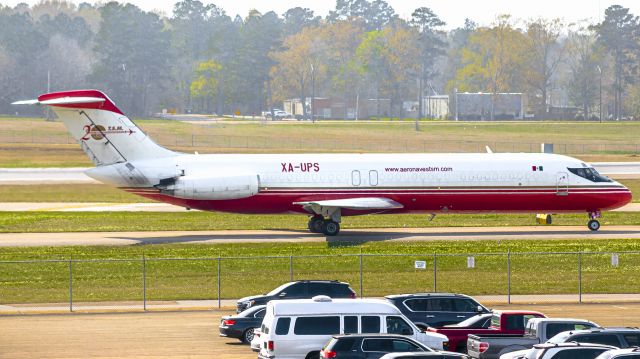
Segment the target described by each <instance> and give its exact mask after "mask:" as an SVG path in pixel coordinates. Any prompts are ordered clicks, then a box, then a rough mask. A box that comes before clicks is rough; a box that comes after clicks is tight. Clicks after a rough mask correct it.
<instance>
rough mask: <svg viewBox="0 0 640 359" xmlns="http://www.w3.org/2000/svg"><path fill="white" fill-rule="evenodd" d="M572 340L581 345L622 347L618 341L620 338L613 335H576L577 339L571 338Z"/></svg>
mask: <svg viewBox="0 0 640 359" xmlns="http://www.w3.org/2000/svg"><path fill="white" fill-rule="evenodd" d="M571 340H572V341H576V342H579V343H594V344H605V345H613V346H614V347H620V341H619V340H618V337H617V336H615V335H612V334H601V335H576V336H575V337H573V338H571Z"/></svg>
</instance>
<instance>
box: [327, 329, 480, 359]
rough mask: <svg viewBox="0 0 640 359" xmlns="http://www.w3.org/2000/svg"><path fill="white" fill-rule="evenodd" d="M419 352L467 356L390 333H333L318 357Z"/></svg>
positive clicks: (439, 357) (371, 358) (372, 358)
mask: <svg viewBox="0 0 640 359" xmlns="http://www.w3.org/2000/svg"><path fill="white" fill-rule="evenodd" d="M413 352H420V353H423V354H425V355H428V356H429V358H434V359H443V358H446V359H450V358H451V359H454V358H455V359H459V358H468V356H466V355H464V354H460V353H452V352H438V351H435V350H433V349H430V348H428V347H427V346H425V345H423V344H421V343H418V342H417V341H415V340H413V339H410V338H407V337H405V336H401V335H392V334H355V335H354V334H346V335H334V336H333V337H332V338H331V339H330V340H329V342H327V344H325V346H324V348H322V350H321V351H320V358H321V359H325V358H335V359H365V358H366V359H378V358H381V357H382V356H384V355H385V354H387V353H413Z"/></svg>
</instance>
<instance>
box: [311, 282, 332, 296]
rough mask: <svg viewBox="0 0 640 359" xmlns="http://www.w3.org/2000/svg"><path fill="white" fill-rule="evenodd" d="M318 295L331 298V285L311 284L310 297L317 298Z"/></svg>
mask: <svg viewBox="0 0 640 359" xmlns="http://www.w3.org/2000/svg"><path fill="white" fill-rule="evenodd" d="M316 295H328V296H331V292H330V287H329V285H328V284H327V283H309V296H311V297H315V296H316Z"/></svg>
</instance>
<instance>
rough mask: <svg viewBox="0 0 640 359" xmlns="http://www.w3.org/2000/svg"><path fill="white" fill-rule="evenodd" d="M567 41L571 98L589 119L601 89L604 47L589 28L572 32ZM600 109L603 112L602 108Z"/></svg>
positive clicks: (568, 82) (568, 88) (568, 87)
mask: <svg viewBox="0 0 640 359" xmlns="http://www.w3.org/2000/svg"><path fill="white" fill-rule="evenodd" d="M567 41H568V55H569V56H568V59H569V61H568V62H569V66H570V68H571V73H570V74H569V78H568V81H567V90H568V93H569V97H570V99H571V100H572V101H573V102H574V103H575V104H576V105H578V106H580V107H582V113H583V115H584V117H585V119H588V118H590V114H591V112H592V108H593V102H594V100H595V99H596V98H597V96H598V94H599V92H600V90H601V89H600V81H599V79H600V77H601V72H602V71H603V66H604V64H603V49H602V47H601V46H600V45H598V44H597V43H596V35H595V34H594V33H593V32H592V31H589V30H582V31H578V32H572V33H570V34H569V38H568V40H567ZM598 110H599V112H600V114H603V112H602V109H601V108H598ZM598 116H600V115H598Z"/></svg>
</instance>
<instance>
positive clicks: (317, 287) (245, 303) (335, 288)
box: [236, 280, 356, 313]
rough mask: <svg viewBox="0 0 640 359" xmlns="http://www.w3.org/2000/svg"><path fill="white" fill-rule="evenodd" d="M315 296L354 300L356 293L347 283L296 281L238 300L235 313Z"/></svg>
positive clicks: (335, 281)
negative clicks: (265, 292) (276, 301)
mask: <svg viewBox="0 0 640 359" xmlns="http://www.w3.org/2000/svg"><path fill="white" fill-rule="evenodd" d="M316 295H326V296H329V297H331V298H355V297H356V292H354V291H353V289H351V288H350V287H349V283H345V282H339V281H337V280H297V281H295V282H289V283H285V284H283V285H281V286H279V287H278V288H276V289H274V290H272V291H271V292H269V293H267V294H262V295H254V296H250V297H244V298H240V299H238V302H237V303H236V312H238V313H240V312H242V311H244V310H245V309H247V308H249V307H252V306H254V305H261V304H267V303H268V302H269V301H270V300H274V299H310V298H313V297H315V296H316Z"/></svg>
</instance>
